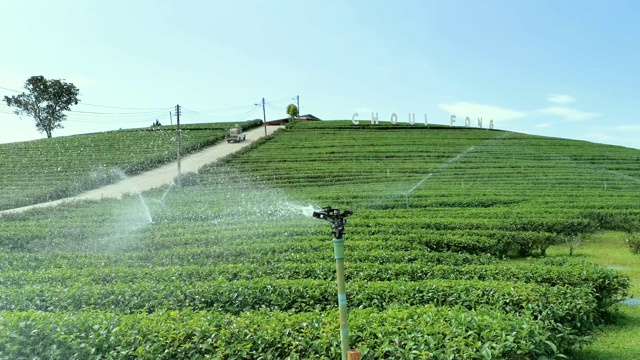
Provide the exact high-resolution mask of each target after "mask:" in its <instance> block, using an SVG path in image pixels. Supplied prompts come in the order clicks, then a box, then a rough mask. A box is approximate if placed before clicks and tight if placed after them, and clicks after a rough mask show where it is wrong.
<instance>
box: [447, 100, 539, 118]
mask: <svg viewBox="0 0 640 360" xmlns="http://www.w3.org/2000/svg"><path fill="white" fill-rule="evenodd" d="M438 107H439V108H440V109H442V110H444V111H446V112H448V113H449V114H451V115H456V116H457V117H462V118H464V117H466V116H469V117H470V118H476V117H481V118H483V119H486V120H494V121H506V120H514V119H520V118H523V117H525V116H527V113H525V112H522V111H516V110H511V109H505V108H501V107H498V106H492V105H483V104H473V103H467V102H457V103H453V104H438Z"/></svg>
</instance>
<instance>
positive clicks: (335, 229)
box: [313, 206, 353, 360]
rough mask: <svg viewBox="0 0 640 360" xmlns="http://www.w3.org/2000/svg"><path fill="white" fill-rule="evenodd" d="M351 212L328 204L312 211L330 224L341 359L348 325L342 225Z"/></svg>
mask: <svg viewBox="0 0 640 360" xmlns="http://www.w3.org/2000/svg"><path fill="white" fill-rule="evenodd" d="M352 214H353V212H352V211H349V210H345V211H344V212H343V213H340V209H333V208H331V207H330V206H329V207H326V208H324V209H322V210H321V211H314V212H313V217H315V218H318V219H321V220H327V221H329V222H330V223H331V224H332V233H333V255H334V258H335V259H336V277H337V278H338V309H339V311H340V344H341V348H342V360H347V353H348V352H349V325H348V314H347V291H346V287H345V281H344V239H343V236H344V232H345V230H344V226H345V225H346V224H347V219H346V218H347V216H350V215H352Z"/></svg>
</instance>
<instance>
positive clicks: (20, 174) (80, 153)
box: [0, 121, 260, 210]
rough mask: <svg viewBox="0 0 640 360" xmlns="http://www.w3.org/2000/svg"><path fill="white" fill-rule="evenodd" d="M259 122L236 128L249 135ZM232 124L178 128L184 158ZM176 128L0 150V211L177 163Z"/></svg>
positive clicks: (121, 132) (20, 144) (111, 133)
mask: <svg viewBox="0 0 640 360" xmlns="http://www.w3.org/2000/svg"><path fill="white" fill-rule="evenodd" d="M259 123H260V122H259V121H246V122H243V123H240V124H239V125H240V126H242V127H244V128H245V129H249V128H252V127H255V126H257V125H259ZM231 125H232V124H229V123H214V124H198V125H186V126H182V127H181V144H182V148H181V151H182V152H183V154H188V153H191V152H193V151H196V150H198V149H201V148H203V147H206V146H209V145H213V144H215V143H217V142H219V141H221V140H222V139H223V138H224V134H225V129H227V128H229V127H230V126H231ZM175 128H176V127H175V126H157V127H151V128H147V129H134V130H118V131H109V132H103V133H95V134H88V135H81V136H67V137H59V138H51V139H42V140H34V141H27V142H18V143H11V144H0V189H1V191H0V210H5V209H12V208H16V207H20V206H25V205H31V204H36V203H40V202H46V201H50V200H56V199H60V198H63V197H67V196H71V195H76V194H78V193H80V192H82V191H85V190H90V189H94V188H97V187H100V186H103V185H107V184H110V183H112V182H115V181H118V180H120V179H122V177H123V176H126V175H132V174H136V173H139V172H141V171H144V170H149V169H152V168H155V167H157V166H158V165H161V164H164V163H166V162H169V161H172V160H175V159H176V156H177V145H176V132H175Z"/></svg>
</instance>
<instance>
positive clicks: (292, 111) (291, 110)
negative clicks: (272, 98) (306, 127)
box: [287, 104, 300, 121]
mask: <svg viewBox="0 0 640 360" xmlns="http://www.w3.org/2000/svg"><path fill="white" fill-rule="evenodd" d="M287 115H289V119H290V120H291V121H293V119H294V118H296V117H297V116H298V115H300V114H299V113H298V107H297V106H295V105H294V104H289V106H287Z"/></svg>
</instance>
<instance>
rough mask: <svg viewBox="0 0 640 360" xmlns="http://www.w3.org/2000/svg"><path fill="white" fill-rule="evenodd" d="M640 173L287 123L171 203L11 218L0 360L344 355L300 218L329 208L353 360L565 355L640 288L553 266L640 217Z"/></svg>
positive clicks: (548, 141)
mask: <svg viewBox="0 0 640 360" xmlns="http://www.w3.org/2000/svg"><path fill="white" fill-rule="evenodd" d="M77 139H78V142H79V144H80V139H82V137H78V138H77ZM639 159H640V152H639V151H637V150H632V149H626V148H621V147H615V146H606V145H597V144H591V143H587V142H580V141H571V140H563V139H553V138H544V137H537V136H530V135H524V134H517V133H509V132H503V131H489V130H478V129H465V128H449V127H436V128H433V127H429V128H427V127H425V126H422V125H415V126H413V127H412V126H408V125H407V126H398V127H394V126H374V127H372V126H353V125H351V124H350V123H349V122H314V123H295V124H292V125H290V126H289V127H288V129H287V130H284V131H279V132H277V133H276V134H274V135H272V136H270V137H268V138H265V139H264V140H261V141H259V142H257V143H255V144H253V145H252V146H251V147H250V148H248V149H247V150H244V151H242V152H241V153H239V154H236V155H233V156H230V157H228V158H226V159H225V160H224V161H222V162H220V163H217V164H212V165H210V166H207V167H205V168H204V169H202V170H201V171H200V172H199V173H198V174H191V175H189V176H188V177H187V178H186V179H185V181H184V182H183V184H185V185H187V186H184V187H183V188H180V189H177V188H174V187H168V188H166V189H162V190H157V191H154V192H148V193H145V194H143V196H142V197H137V196H132V197H128V198H125V199H123V200H104V201H99V202H85V203H79V204H74V205H64V206H60V207H57V208H52V209H34V210H32V211H29V212H27V213H22V214H11V215H3V216H2V224H3V225H2V227H1V228H0V284H2V287H1V288H0V358H20V357H25V358H33V357H41V358H51V359H67V358H73V357H76V358H89V357H92V356H97V355H101V356H102V357H103V358H149V359H159V358H167V359H169V358H171V359H187V358H189V359H200V358H206V357H209V358H214V359H233V358H242V359H258V358H261V359H282V358H291V359H308V358H313V357H318V358H336V357H337V356H339V355H338V354H339V351H340V350H339V349H340V345H339V330H338V325H339V322H338V319H337V304H336V301H335V300H336V296H335V295H336V292H337V291H336V288H335V265H334V263H333V261H334V260H333V254H332V245H331V242H330V240H331V233H330V227H329V225H328V224H327V223H326V222H323V221H320V220H317V219H312V218H311V217H310V213H311V211H312V210H314V209H315V210H318V209H320V208H321V207H324V206H327V205H330V206H333V207H339V208H341V209H350V210H353V212H354V214H353V216H351V217H350V218H349V219H348V220H349V222H348V224H347V227H346V230H347V234H346V242H345V247H346V277H347V294H348V306H349V308H350V309H352V310H351V312H350V331H351V332H350V334H351V343H352V347H354V348H355V347H358V348H360V349H361V350H362V352H363V358H365V359H389V358H402V359H538V358H557V357H558V355H559V354H567V355H570V354H572V353H573V352H574V350H576V349H578V348H581V347H582V346H584V345H585V344H587V343H589V341H590V339H591V338H592V336H594V335H596V334H597V331H598V329H600V328H601V326H603V325H605V324H607V322H608V321H610V320H611V314H612V312H613V308H614V306H615V304H616V303H617V302H619V301H620V300H621V299H624V298H626V297H627V296H628V293H629V291H631V292H632V293H634V294H637V291H638V285H637V282H634V283H631V282H630V280H629V278H628V277H626V276H624V275H622V274H621V273H620V272H618V271H616V270H613V269H608V268H603V267H599V266H596V265H592V264H590V263H587V262H584V261H580V259H575V260H574V259H571V258H568V257H566V256H564V257H560V256H555V253H556V252H557V251H556V250H555V249H556V248H555V247H554V248H553V249H554V256H552V257H545V256H544V255H545V253H546V252H547V249H548V248H549V247H550V246H553V245H554V244H558V243H564V241H565V240H566V239H573V238H575V236H577V235H579V234H584V233H593V232H596V231H601V230H618V231H620V230H628V229H629V228H630V227H631V225H633V224H636V223H637V222H638V220H639V219H640V207H639V202H638V198H639V197H640V191H639V190H640V186H639V184H638V179H639V178H640V177H639V176H640V174H639V173H638V171H640V170H639V169H638V166H637V164H638V161H639ZM149 220H151V222H150V221H149ZM608 355H609V357H610V355H611V354H608Z"/></svg>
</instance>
